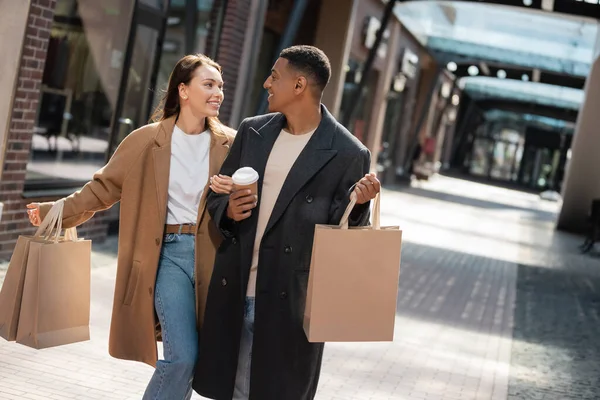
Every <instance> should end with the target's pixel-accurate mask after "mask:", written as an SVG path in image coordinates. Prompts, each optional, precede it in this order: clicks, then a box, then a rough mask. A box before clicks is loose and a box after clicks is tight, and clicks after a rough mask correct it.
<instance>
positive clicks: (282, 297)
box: [279, 292, 287, 300]
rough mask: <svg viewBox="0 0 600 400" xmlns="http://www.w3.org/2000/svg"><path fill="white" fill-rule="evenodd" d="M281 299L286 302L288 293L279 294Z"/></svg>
mask: <svg viewBox="0 0 600 400" xmlns="http://www.w3.org/2000/svg"><path fill="white" fill-rule="evenodd" d="M279 298H280V299H281V300H285V299H287V293H286V292H281V293H279Z"/></svg>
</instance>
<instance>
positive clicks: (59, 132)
mask: <svg viewBox="0 0 600 400" xmlns="http://www.w3.org/2000/svg"><path fill="white" fill-rule="evenodd" d="M110 3H111V2H97V1H94V0H58V1H57V2H56V6H55V9H54V17H53V21H52V26H51V31H50V38H49V40H48V50H47V55H46V61H45V66H44V71H43V77H42V83H41V89H40V101H39V103H38V113H37V120H36V123H35V127H34V135H33V139H32V144H31V152H30V155H31V158H30V160H29V163H28V165H27V174H26V183H25V191H26V192H27V191H35V192H38V191H43V190H46V189H51V190H53V191H58V190H61V189H62V190H64V191H65V192H69V191H71V190H72V189H73V188H78V187H80V186H81V185H82V184H83V183H85V182H87V181H88V180H89V179H90V178H91V177H92V175H93V173H94V172H95V171H96V170H98V169H99V168H100V167H102V165H104V163H105V162H106V159H107V155H110V154H111V153H112V152H113V151H114V149H115V148H116V146H118V144H119V143H120V142H121V140H123V138H124V137H125V136H126V135H127V134H128V133H129V132H131V131H132V130H133V129H135V128H137V127H139V126H142V125H144V124H145V123H147V121H148V118H149V116H150V114H151V110H152V109H153V108H154V107H155V106H156V104H157V103H158V101H159V100H160V97H161V89H163V88H165V87H166V84H167V81H168V78H169V74H170V72H171V69H172V68H173V66H174V65H175V63H176V62H177V60H178V59H179V58H180V57H181V56H183V55H184V54H185V53H191V52H208V53H210V51H211V50H212V49H208V46H207V38H208V33H209V29H208V26H210V16H211V12H212V11H213V6H214V1H200V2H196V1H193V2H192V3H193V4H192V5H193V6H194V8H195V9H194V10H192V11H193V12H192V13H190V12H189V11H190V10H189V4H187V3H186V2H185V1H184V0H173V1H172V2H171V3H170V4H167V2H166V1H162V0H154V1H151V0H144V1H140V2H137V4H136V2H135V1H134V0H119V1H117V0H113V1H112V4H110ZM167 7H168V8H167ZM186 7H187V8H186ZM167 9H168V11H167ZM186 11H187V12H186ZM189 20H191V22H192V24H193V25H192V27H189V26H188V25H189V23H190V21H189ZM163 30H164V31H165V32H164V33H163ZM154 87H156V88H157V90H156V91H151V90H149V88H154Z"/></svg>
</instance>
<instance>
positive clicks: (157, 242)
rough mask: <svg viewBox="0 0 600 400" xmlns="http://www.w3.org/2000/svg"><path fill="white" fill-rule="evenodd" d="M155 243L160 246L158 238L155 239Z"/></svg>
mask: <svg viewBox="0 0 600 400" xmlns="http://www.w3.org/2000/svg"><path fill="white" fill-rule="evenodd" d="M155 242H156V245H157V246H160V239H159V238H156V240H155Z"/></svg>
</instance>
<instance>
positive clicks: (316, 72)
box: [279, 45, 331, 91]
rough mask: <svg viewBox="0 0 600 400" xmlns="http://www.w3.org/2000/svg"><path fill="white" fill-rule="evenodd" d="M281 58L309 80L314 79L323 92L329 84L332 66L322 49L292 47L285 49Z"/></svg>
mask: <svg viewBox="0 0 600 400" xmlns="http://www.w3.org/2000/svg"><path fill="white" fill-rule="evenodd" d="M279 57H281V58H285V59H286V60H288V63H289V64H290V65H291V66H292V67H293V68H295V69H296V70H297V71H299V72H300V73H302V74H304V75H306V77H307V79H312V80H313V81H314V82H315V84H316V85H317V86H318V88H319V89H320V90H321V91H323V90H324V89H325V86H327V83H329V78H330V77H331V64H330V63H329V58H327V56H326V55H325V53H323V51H322V50H321V49H318V48H316V47H313V46H304V45H303V46H292V47H288V48H287V49H284V50H283V51H282V52H281V54H280V55H279Z"/></svg>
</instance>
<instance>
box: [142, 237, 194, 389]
mask: <svg viewBox="0 0 600 400" xmlns="http://www.w3.org/2000/svg"><path fill="white" fill-rule="evenodd" d="M194 252H195V237H194V235H178V234H174V233H169V234H166V235H165V236H164V239H163V246H162V249H161V252H160V261H159V264H158V273H157V275H156V287H155V290H154V307H155V309H156V314H157V315H158V320H159V322H160V325H161V328H162V340H163V349H164V351H163V353H164V360H159V361H158V362H157V363H156V370H155V371H154V375H152V379H151V380H150V383H149V384H148V387H147V388H146V392H145V393H144V397H143V400H163V399H164V400H189V399H190V398H191V397H192V378H193V376H194V368H195V365H196V358H197V356H198V333H197V331H196V294H195V284H194V270H195V268H194V265H195V261H194Z"/></svg>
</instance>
